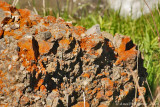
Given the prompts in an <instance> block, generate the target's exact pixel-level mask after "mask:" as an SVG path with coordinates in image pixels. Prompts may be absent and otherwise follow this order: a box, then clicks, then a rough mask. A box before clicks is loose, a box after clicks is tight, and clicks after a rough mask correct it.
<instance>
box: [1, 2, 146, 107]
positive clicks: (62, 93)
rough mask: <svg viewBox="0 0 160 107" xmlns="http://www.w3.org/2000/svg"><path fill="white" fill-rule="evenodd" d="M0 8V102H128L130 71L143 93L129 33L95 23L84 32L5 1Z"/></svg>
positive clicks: (49, 105) (94, 105)
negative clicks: (105, 29)
mask: <svg viewBox="0 0 160 107" xmlns="http://www.w3.org/2000/svg"><path fill="white" fill-rule="evenodd" d="M0 12H1V16H0V21H1V25H0V44H1V45H0V106H31V107H32V106H33V107H43V106H45V107H63V106H66V107H67V106H69V107H70V106H73V107H81V106H84V98H85V106H86V107H98V106H99V107H107V106H115V105H117V106H120V105H119V104H120V103H127V102H131V103H132V102H134V98H135V90H136V89H135V83H134V81H133V77H132V75H131V72H134V73H135V74H137V76H138V78H139V85H140V87H141V89H143V91H144V94H145V88H144V86H143V82H144V80H145V79H146V76H147V74H146V70H145V68H144V67H143V60H142V59H141V57H140V54H138V50H137V48H136V45H135V44H133V42H132V40H131V39H130V38H129V37H127V36H123V35H119V34H116V35H115V36H112V35H111V34H109V33H106V32H101V31H100V28H99V25H95V26H93V27H92V28H90V29H89V30H86V29H85V28H83V27H81V26H73V25H72V24H71V23H68V22H65V21H64V20H63V19H62V18H57V19H56V18H55V17H52V16H46V17H44V18H42V17H40V16H38V15H35V14H33V12H31V11H29V10H27V9H16V8H15V7H12V6H10V5H9V4H7V3H5V2H0ZM2 14H3V15H2ZM137 59H138V61H137ZM137 66H138V69H137ZM139 96H140V95H139V93H137V97H136V101H137V102H141V101H142V100H141V98H140V97H139Z"/></svg>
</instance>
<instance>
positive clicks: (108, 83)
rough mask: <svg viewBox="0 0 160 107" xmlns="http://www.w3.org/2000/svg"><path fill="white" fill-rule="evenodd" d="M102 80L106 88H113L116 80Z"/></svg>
mask: <svg viewBox="0 0 160 107" xmlns="http://www.w3.org/2000/svg"><path fill="white" fill-rule="evenodd" d="M101 81H102V82H104V83H105V88H106V89H113V84H114V82H113V81H112V80H110V79H109V78H102V80H101Z"/></svg>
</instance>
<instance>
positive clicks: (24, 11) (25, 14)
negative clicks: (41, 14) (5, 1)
mask: <svg viewBox="0 0 160 107" xmlns="http://www.w3.org/2000/svg"><path fill="white" fill-rule="evenodd" d="M18 11H19V13H20V15H21V17H22V18H27V17H29V16H30V14H31V12H30V11H29V10H28V9H18Z"/></svg>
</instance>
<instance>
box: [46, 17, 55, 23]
mask: <svg viewBox="0 0 160 107" xmlns="http://www.w3.org/2000/svg"><path fill="white" fill-rule="evenodd" d="M47 21H49V22H51V23H55V22H56V18H55V17H53V16H47Z"/></svg>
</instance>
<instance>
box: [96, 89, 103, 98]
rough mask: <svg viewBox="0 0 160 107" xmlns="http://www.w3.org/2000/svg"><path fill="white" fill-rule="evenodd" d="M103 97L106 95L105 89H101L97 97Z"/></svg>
mask: <svg viewBox="0 0 160 107" xmlns="http://www.w3.org/2000/svg"><path fill="white" fill-rule="evenodd" d="M102 97H104V91H103V90H101V91H99V92H98V93H97V96H96V98H97V99H100V98H102Z"/></svg>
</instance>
